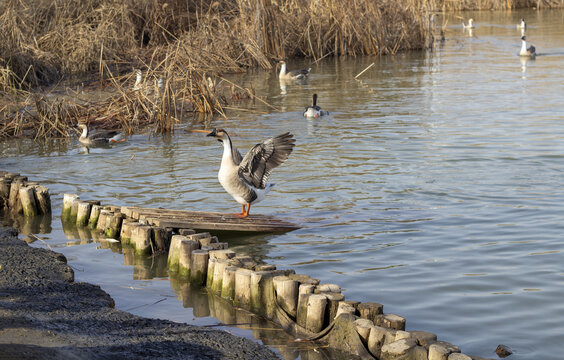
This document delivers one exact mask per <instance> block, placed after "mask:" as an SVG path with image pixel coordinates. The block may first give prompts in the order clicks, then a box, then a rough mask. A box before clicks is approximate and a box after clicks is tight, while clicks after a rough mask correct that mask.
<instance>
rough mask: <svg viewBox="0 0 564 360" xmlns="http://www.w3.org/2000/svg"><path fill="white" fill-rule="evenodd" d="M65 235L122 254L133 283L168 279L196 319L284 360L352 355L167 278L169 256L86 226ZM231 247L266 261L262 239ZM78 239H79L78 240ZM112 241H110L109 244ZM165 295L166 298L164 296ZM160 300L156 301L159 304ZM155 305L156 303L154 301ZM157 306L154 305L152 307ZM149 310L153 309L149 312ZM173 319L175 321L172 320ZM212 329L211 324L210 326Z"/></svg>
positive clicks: (67, 229)
mask: <svg viewBox="0 0 564 360" xmlns="http://www.w3.org/2000/svg"><path fill="white" fill-rule="evenodd" d="M63 229H64V233H65V236H66V237H67V239H69V241H67V242H66V245H67V246H76V245H86V244H89V243H91V242H93V241H94V242H96V243H98V244H99V246H98V248H99V249H109V250H111V251H112V252H114V253H118V254H122V255H123V265H125V266H127V267H133V273H132V277H133V280H137V281H144V280H152V279H166V278H168V279H169V282H170V287H171V289H172V290H173V291H174V293H175V294H176V298H177V300H178V301H179V302H181V304H182V307H184V308H190V309H192V313H193V315H194V317H196V318H208V317H212V318H215V319H217V320H218V321H219V323H218V324H216V325H213V326H217V327H221V328H223V329H224V330H227V331H231V330H230V329H232V327H236V328H238V329H241V330H246V331H250V332H251V333H252V336H253V337H254V338H255V339H260V340H261V341H262V342H263V343H264V344H265V345H268V346H271V347H273V348H274V349H275V350H276V351H278V352H279V353H280V355H281V356H282V357H283V358H284V359H297V358H302V359H337V360H340V359H342V360H345V359H350V354H346V353H342V352H340V351H336V350H333V349H328V348H326V346H325V345H324V344H319V343H316V342H309V341H296V339H295V338H293V337H292V336H290V335H289V334H287V333H286V332H285V331H284V330H283V329H282V328H280V327H279V326H278V325H276V324H275V323H273V322H271V321H269V320H266V319H264V318H261V317H258V316H256V315H254V314H252V313H250V312H248V311H246V310H243V309H240V308H235V307H234V306H233V305H232V303H231V302H228V301H227V300H225V299H223V298H221V297H219V296H216V295H215V294H212V293H208V291H207V289H206V288H203V287H199V286H194V285H193V284H190V283H189V282H187V281H185V280H182V279H179V278H177V277H175V276H170V277H169V275H168V270H167V260H168V258H167V255H166V254H159V255H153V256H141V255H136V254H135V251H134V249H133V248H131V247H129V246H123V247H122V245H121V243H119V242H116V241H114V240H113V239H106V238H105V237H104V236H103V235H102V234H99V233H98V232H97V231H95V230H90V229H89V228H87V227H84V228H77V227H76V226H75V225H74V224H72V223H63ZM227 238H228V239H229V243H230V245H231V246H230V248H231V249H237V250H236V251H237V253H238V254H242V253H246V254H249V255H250V256H252V257H253V258H260V259H262V258H264V254H261V252H263V251H264V249H263V248H262V246H259V244H263V245H264V244H266V242H265V237H264V235H262V236H257V235H254V236H252V235H251V236H244V235H239V236H228V235H227V234H224V237H223V238H222V239H227ZM75 239H78V240H75ZM108 240H109V241H108ZM162 296H165V295H161V297H162ZM162 300H164V299H161V300H159V301H157V302H160V301H162ZM155 303H156V302H155ZM153 305H154V304H153ZM150 306H151V304H143V305H138V306H134V307H130V308H128V309H125V310H126V311H131V310H133V309H139V308H143V307H145V308H149V307H150ZM148 311H150V310H148ZM173 320H174V319H173ZM207 326H210V325H207Z"/></svg>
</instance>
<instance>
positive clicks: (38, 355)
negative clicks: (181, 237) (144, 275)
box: [0, 228, 278, 360]
mask: <svg viewBox="0 0 564 360" xmlns="http://www.w3.org/2000/svg"><path fill="white" fill-rule="evenodd" d="M113 358H123V359H278V357H277V356H276V354H274V352H272V351H271V350H270V349H268V348H267V347H265V346H262V345H260V344H258V343H255V342H253V341H252V340H248V339H244V338H239V337H236V336H233V335H231V334H229V333H227V332H224V331H220V330H216V329H208V328H202V327H197V326H192V325H187V324H180V323H175V322H171V321H167V320H157V319H147V318H143V317H139V316H135V315H132V314H129V313H126V312H124V311H120V310H116V309H114V301H113V299H112V298H111V297H110V296H109V295H108V294H107V293H106V292H104V291H103V290H102V289H101V288H100V287H99V286H96V285H91V284H87V283H75V282H74V273H73V271H72V269H71V268H70V267H69V266H67V264H66V259H65V257H64V256H63V255H61V254H57V253H55V252H52V251H49V250H45V249H38V248H33V247H30V246H28V245H27V244H26V243H25V242H23V241H21V240H19V239H18V238H17V232H16V231H15V230H13V229H6V228H4V229H0V359H48V360H49V359H113Z"/></svg>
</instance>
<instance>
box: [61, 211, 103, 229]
mask: <svg viewBox="0 0 564 360" xmlns="http://www.w3.org/2000/svg"><path fill="white" fill-rule="evenodd" d="M112 215H113V214H112V212H111V211H110V210H101V211H100V216H99V217H98V222H97V224H96V231H98V232H99V233H103V232H105V231H106V227H107V226H108V223H109V219H110V218H111V216H112ZM71 217H72V216H71Z"/></svg>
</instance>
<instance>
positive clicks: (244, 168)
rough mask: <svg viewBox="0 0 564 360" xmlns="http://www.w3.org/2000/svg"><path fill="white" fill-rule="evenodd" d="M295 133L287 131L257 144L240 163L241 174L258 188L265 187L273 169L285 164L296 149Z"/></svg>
mask: <svg viewBox="0 0 564 360" xmlns="http://www.w3.org/2000/svg"><path fill="white" fill-rule="evenodd" d="M295 142H296V140H295V139H294V135H292V134H290V133H285V134H282V135H278V136H276V137H274V138H270V139H267V140H265V141H263V142H262V143H260V144H256V145H255V146H254V147H253V148H252V149H251V150H249V152H248V153H247V154H245V157H244V158H243V161H241V164H240V165H239V176H240V177H241V178H243V179H244V180H245V181H246V182H247V183H249V184H251V185H253V186H254V187H256V188H257V189H264V188H265V186H266V182H267V180H268V176H269V175H270V173H271V172H272V170H273V169H274V168H275V167H277V166H279V165H281V164H283V163H284V162H285V161H286V160H287V159H288V157H289V156H290V153H291V152H292V150H293V149H294V145H295Z"/></svg>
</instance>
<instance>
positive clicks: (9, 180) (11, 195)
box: [0, 171, 51, 218]
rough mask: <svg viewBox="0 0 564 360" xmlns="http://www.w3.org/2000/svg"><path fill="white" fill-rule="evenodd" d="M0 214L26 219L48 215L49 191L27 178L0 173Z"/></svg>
mask: <svg viewBox="0 0 564 360" xmlns="http://www.w3.org/2000/svg"><path fill="white" fill-rule="evenodd" d="M0 212H1V213H10V214H12V215H23V216H25V217H28V218H31V217H36V216H38V215H50V214H51V198H50V196H49V190H48V189H47V188H46V187H45V186H41V185H39V184H38V183H36V182H34V181H29V180H28V178H27V176H22V175H20V174H17V173H10V172H6V171H0Z"/></svg>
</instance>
